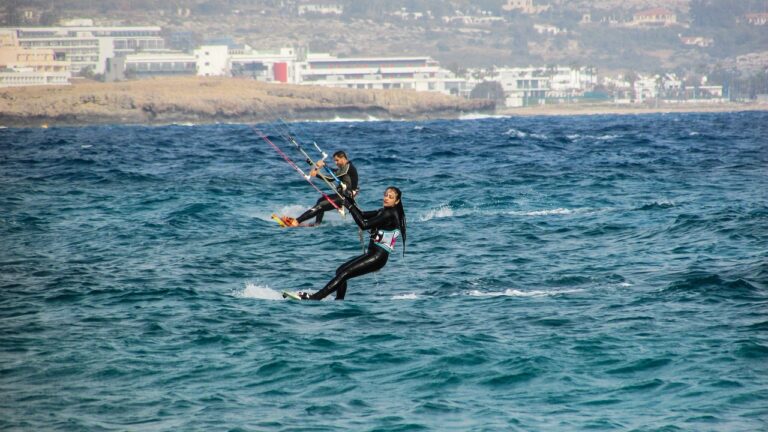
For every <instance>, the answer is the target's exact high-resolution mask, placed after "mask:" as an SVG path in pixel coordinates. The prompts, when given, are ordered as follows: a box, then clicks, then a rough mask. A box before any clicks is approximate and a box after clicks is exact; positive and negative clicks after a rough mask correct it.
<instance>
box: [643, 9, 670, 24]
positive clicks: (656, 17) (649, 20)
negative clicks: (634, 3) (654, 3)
mask: <svg viewBox="0 0 768 432" xmlns="http://www.w3.org/2000/svg"><path fill="white" fill-rule="evenodd" d="M632 24H633V25H636V26H671V25H675V24H677V15H676V14H675V13H674V12H672V11H670V10H669V9H664V8H654V9H647V10H643V11H640V12H637V13H635V14H634V15H633V16H632Z"/></svg>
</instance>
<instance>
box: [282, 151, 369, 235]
mask: <svg viewBox="0 0 768 432" xmlns="http://www.w3.org/2000/svg"><path fill="white" fill-rule="evenodd" d="M333 173H334V174H336V177H338V179H339V180H341V182H342V183H344V185H345V186H346V190H347V191H351V192H352V196H355V195H357V191H358V187H357V168H355V166H354V165H352V162H351V161H349V162H347V164H346V165H344V166H343V167H341V168H337V169H335V170H333ZM318 176H319V177H322V178H324V179H326V180H328V181H330V182H333V181H334V179H333V177H330V176H325V175H322V174H319V173H318ZM328 197H329V198H330V199H331V200H332V201H333V202H334V203H335V204H336V205H337V206H339V207H341V206H342V204H343V203H344V200H343V198H342V197H341V196H340V195H339V194H331V195H328ZM333 209H334V207H333V205H332V204H331V203H330V202H328V200H327V199H325V197H324V196H323V197H320V198H319V199H318V200H317V203H315V206H314V207H312V208H310V209H309V210H307V211H305V212H304V213H302V214H301V216H299V217H297V218H296V221H297V222H298V223H302V222H304V221H305V220H308V219H312V217H313V216H314V218H315V225H320V223H322V222H323V214H324V213H325V212H326V211H328V210H333Z"/></svg>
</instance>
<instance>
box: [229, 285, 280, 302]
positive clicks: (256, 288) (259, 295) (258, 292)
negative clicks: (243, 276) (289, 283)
mask: <svg viewBox="0 0 768 432" xmlns="http://www.w3.org/2000/svg"><path fill="white" fill-rule="evenodd" d="M232 294H233V295H234V296H235V297H239V298H255V299H262V300H283V295H282V294H281V293H280V292H278V291H275V290H273V289H272V288H270V287H268V286H266V285H259V284H255V283H252V282H248V283H246V284H245V288H243V290H242V291H238V290H235V291H234V292H233V293H232Z"/></svg>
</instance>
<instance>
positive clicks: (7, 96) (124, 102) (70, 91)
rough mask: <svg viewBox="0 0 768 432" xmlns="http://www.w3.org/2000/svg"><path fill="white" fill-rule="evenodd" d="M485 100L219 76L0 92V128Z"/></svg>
mask: <svg viewBox="0 0 768 432" xmlns="http://www.w3.org/2000/svg"><path fill="white" fill-rule="evenodd" d="M493 112H494V104H493V102H492V101H487V100H467V99H462V98H458V97H452V96H446V95H442V94H437V93H429V92H415V91H409V90H355V89H332V88H326V87H312V86H298V85H288V84H268V83H262V82H258V81H253V80H247V79H235V78H218V77H180V78H156V79H147V80H140V81H124V82H118V83H99V82H92V81H85V82H79V83H76V84H73V85H71V86H56V87H46V86H42V87H21V88H7V89H3V90H2V91H0V126H6V127H17V126H21V127H25V126H52V125H85V124H169V123H214V122H232V123H258V122H263V121H273V120H274V119H276V118H278V117H279V118H283V119H285V120H332V119H334V118H349V119H368V118H371V117H373V118H377V119H411V120H413V119H434V118H457V117H459V116H461V115H462V114H468V113H493Z"/></svg>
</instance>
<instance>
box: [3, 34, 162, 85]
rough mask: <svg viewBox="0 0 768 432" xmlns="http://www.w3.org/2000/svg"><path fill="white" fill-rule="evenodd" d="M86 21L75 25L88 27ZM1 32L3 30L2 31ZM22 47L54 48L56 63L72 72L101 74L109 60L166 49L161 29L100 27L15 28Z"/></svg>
mask: <svg viewBox="0 0 768 432" xmlns="http://www.w3.org/2000/svg"><path fill="white" fill-rule="evenodd" d="M85 23H87V22H76V24H85ZM0 30H2V29H0ZM5 30H11V31H15V32H16V34H17V37H18V40H19V45H20V46H21V47H22V48H29V49H51V50H53V52H54V54H55V57H56V59H57V60H66V61H69V62H70V64H71V70H72V73H74V74H77V73H80V72H81V71H83V70H85V69H90V70H91V71H92V72H93V73H96V74H102V73H104V71H105V68H106V64H107V59H109V58H112V57H115V56H118V55H121V54H123V55H125V54H130V53H135V52H140V51H156V50H163V49H164V48H165V41H164V40H163V38H162V37H161V35H160V32H161V29H160V27H154V26H147V27H101V26H92V25H78V26H62V27H13V28H6V29H5Z"/></svg>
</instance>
